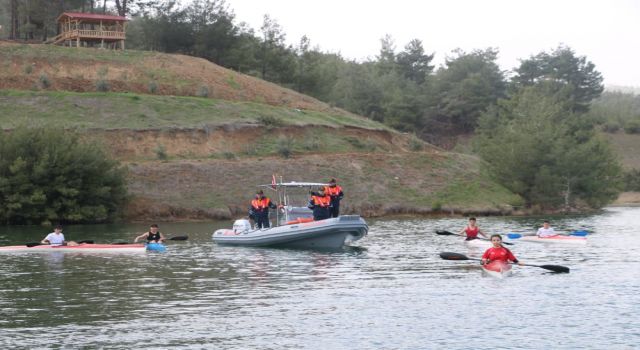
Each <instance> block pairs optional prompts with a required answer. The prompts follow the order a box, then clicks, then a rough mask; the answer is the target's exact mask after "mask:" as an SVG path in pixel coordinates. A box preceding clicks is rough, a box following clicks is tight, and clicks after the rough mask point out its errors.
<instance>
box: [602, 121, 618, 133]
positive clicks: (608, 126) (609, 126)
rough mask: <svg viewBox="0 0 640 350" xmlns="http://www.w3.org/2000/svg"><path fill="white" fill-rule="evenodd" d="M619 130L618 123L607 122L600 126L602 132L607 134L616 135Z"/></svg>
mask: <svg viewBox="0 0 640 350" xmlns="http://www.w3.org/2000/svg"><path fill="white" fill-rule="evenodd" d="M618 130H620V123H618V122H614V121H608V122H606V123H604V124H603V125H602V131H604V132H608V133H612V134H613V133H616V132H618Z"/></svg>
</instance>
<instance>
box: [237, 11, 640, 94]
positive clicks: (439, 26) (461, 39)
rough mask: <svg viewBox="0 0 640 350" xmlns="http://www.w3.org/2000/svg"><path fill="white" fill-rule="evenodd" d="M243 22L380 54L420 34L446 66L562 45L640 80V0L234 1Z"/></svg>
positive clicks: (502, 59)
mask: <svg viewBox="0 0 640 350" xmlns="http://www.w3.org/2000/svg"><path fill="white" fill-rule="evenodd" d="M227 4H228V5H229V7H230V9H232V10H233V12H234V13H235V14H236V20H237V22H246V23H248V24H249V26H251V27H252V28H254V29H255V30H256V31H258V30H259V28H260V26H261V24H262V21H263V16H264V15H265V14H269V16H270V17H271V18H273V19H275V20H276V21H277V22H278V23H279V24H280V26H281V27H282V29H283V31H284V32H285V33H286V35H287V43H289V44H293V45H297V43H299V41H300V38H301V37H302V36H303V35H307V36H308V37H309V38H310V39H311V44H312V46H317V47H319V48H320V50H321V51H324V52H334V53H340V54H341V55H342V56H343V57H345V58H348V59H356V60H365V59H367V58H374V57H375V56H376V55H377V54H378V52H379V50H380V39H381V38H382V37H384V36H385V35H386V34H389V35H391V37H392V38H393V39H394V41H395V44H396V51H397V52H398V51H401V50H402V49H403V48H404V46H405V45H406V44H407V43H408V42H409V41H410V40H412V39H420V40H421V41H422V44H423V47H424V48H425V51H426V52H427V53H435V55H436V56H435V59H434V62H435V63H436V64H437V65H440V64H442V63H443V62H444V59H445V57H446V56H447V55H451V51H452V50H454V49H456V48H460V49H462V50H464V51H471V50H474V49H485V48H487V47H494V48H498V49H499V51H500V56H499V60H498V63H499V64H500V66H501V68H502V69H504V70H512V69H513V68H515V67H517V66H518V64H519V59H525V58H528V57H530V56H532V55H535V54H538V53H540V52H543V51H546V52H549V51H551V50H553V49H554V48H556V47H558V45H560V44H564V45H567V46H569V47H571V48H572V49H573V50H574V51H575V52H576V53H577V54H578V55H579V56H586V57H587V59H588V60H590V61H591V62H593V63H594V64H595V65H596V69H597V70H598V71H600V72H601V73H602V75H603V77H604V79H605V81H604V83H605V85H608V86H611V85H614V86H636V87H637V86H640V0H610V1H596V0H582V1H578V0H535V1H532V0H526V1H525V0H475V1H474V0H439V1H432V0H422V1H420V0H415V1H410V0H385V1H380V0H368V1H367V0H322V1H318V0H268V1H267V0H262V1H261V0H227Z"/></svg>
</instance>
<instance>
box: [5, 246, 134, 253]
mask: <svg viewBox="0 0 640 350" xmlns="http://www.w3.org/2000/svg"><path fill="white" fill-rule="evenodd" d="M146 249H147V248H146V247H145V245H144V244H79V245H75V246H68V245H66V246H51V245H37V246H34V247H27V246H26V245H17V246H6V247H0V253H13V252H16V253H22V252H41V253H42V252H45V253H46V252H81V253H143V252H145V251H146Z"/></svg>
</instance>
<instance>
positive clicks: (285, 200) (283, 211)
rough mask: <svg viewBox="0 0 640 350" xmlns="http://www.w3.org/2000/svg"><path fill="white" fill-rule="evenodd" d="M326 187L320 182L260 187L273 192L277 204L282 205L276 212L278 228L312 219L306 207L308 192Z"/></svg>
mask: <svg viewBox="0 0 640 350" xmlns="http://www.w3.org/2000/svg"><path fill="white" fill-rule="evenodd" d="M327 185H328V184H326V183H320V182H281V183H276V184H270V185H261V186H260V187H264V188H268V189H269V190H271V191H275V192H276V197H277V198H278V203H279V204H282V205H283V207H282V208H280V209H278V210H277V211H276V212H277V218H276V222H277V223H278V226H280V225H284V224H286V223H287V222H291V221H296V220H298V219H313V211H312V210H311V209H309V208H308V207H307V205H308V204H309V199H310V196H311V194H310V192H311V191H316V190H317V189H318V188H319V187H323V186H327Z"/></svg>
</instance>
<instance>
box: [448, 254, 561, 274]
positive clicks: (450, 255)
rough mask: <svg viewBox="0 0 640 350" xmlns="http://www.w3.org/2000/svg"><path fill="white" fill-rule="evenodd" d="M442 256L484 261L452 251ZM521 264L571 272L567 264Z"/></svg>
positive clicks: (559, 271) (453, 258)
mask: <svg viewBox="0 0 640 350" xmlns="http://www.w3.org/2000/svg"><path fill="white" fill-rule="evenodd" d="M440 258H442V259H444V260H479V261H482V259H477V258H470V257H468V256H466V255H464V254H460V253H451V252H442V253H440ZM520 265H521V266H532V267H539V268H542V269H545V270H549V271H553V272H558V273H569V268H568V267H566V266H560V265H532V264H520Z"/></svg>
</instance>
